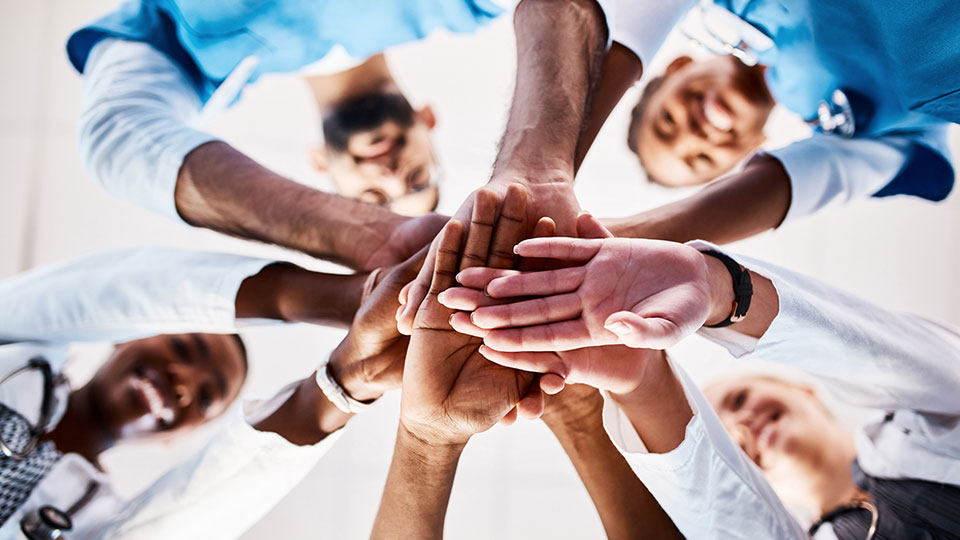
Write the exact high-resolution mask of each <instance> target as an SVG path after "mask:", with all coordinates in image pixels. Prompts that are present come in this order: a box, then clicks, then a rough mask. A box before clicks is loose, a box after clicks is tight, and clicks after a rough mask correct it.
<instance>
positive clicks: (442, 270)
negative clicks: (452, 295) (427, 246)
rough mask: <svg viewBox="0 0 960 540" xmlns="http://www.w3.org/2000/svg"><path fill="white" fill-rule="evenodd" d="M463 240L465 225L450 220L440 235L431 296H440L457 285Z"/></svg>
mask: <svg viewBox="0 0 960 540" xmlns="http://www.w3.org/2000/svg"><path fill="white" fill-rule="evenodd" d="M462 238H463V224H461V223H460V222H459V221H456V220H450V221H449V222H447V224H446V225H445V226H444V227H443V231H442V232H441V233H440V242H439V244H438V245H437V257H436V263H435V264H434V268H433V280H432V282H431V284H430V292H429V294H430V295H434V296H435V295H438V294H440V293H441V292H443V291H445V290H447V289H449V288H450V287H453V286H454V285H455V284H456V279H455V277H456V274H457V262H458V260H459V259H460V242H461V239H462Z"/></svg>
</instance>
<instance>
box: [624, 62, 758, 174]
mask: <svg viewBox="0 0 960 540" xmlns="http://www.w3.org/2000/svg"><path fill="white" fill-rule="evenodd" d="M763 72H764V68H763V67H762V66H756V67H748V66H746V65H744V64H742V63H741V62H740V61H739V60H737V59H736V58H735V57H733V56H718V57H714V58H711V59H709V60H705V61H699V62H696V61H694V60H693V59H691V58H690V57H688V56H681V57H679V58H677V59H675V60H674V61H673V62H672V63H671V64H670V65H669V66H668V67H667V70H666V73H665V74H664V75H663V82H662V84H660V85H659V86H658V87H657V88H656V90H655V91H653V92H652V93H651V94H650V95H649V96H646V100H645V101H644V102H643V103H642V105H638V106H642V110H641V111H639V112H640V115H639V122H632V123H631V126H630V130H631V131H632V132H633V133H632V135H633V137H634V138H635V140H636V141H637V146H636V147H635V148H632V150H633V151H634V152H636V153H637V155H638V156H639V157H640V162H641V163H642V164H643V166H644V168H645V169H646V171H647V174H648V176H649V177H651V178H653V179H655V181H657V182H658V183H661V184H664V185H667V186H689V185H696V184H702V183H705V182H708V181H710V180H713V179H714V178H717V177H718V176H720V175H722V174H724V173H726V172H728V171H730V170H731V169H732V168H733V167H734V166H736V165H737V164H738V163H739V162H740V161H742V160H743V159H744V158H745V157H747V155H749V154H750V153H751V152H753V151H755V150H756V149H757V148H759V146H760V144H761V143H762V142H763V140H764V135H763V126H764V124H766V122H767V118H768V117H769V116H770V112H771V110H773V106H774V100H773V97H772V96H771V95H770V92H769V90H768V89H767V86H766V83H765V82H764V79H763ZM635 118H636V117H635Z"/></svg>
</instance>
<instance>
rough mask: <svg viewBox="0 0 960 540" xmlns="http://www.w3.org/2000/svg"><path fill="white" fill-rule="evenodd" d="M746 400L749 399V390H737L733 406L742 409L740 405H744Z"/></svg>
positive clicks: (736, 409)
mask: <svg viewBox="0 0 960 540" xmlns="http://www.w3.org/2000/svg"><path fill="white" fill-rule="evenodd" d="M746 401H747V391H746V390H741V391H739V392H737V395H736V396H734V398H733V403H732V404H731V408H732V409H733V410H734V411H738V410H740V407H743V404H744V403H746Z"/></svg>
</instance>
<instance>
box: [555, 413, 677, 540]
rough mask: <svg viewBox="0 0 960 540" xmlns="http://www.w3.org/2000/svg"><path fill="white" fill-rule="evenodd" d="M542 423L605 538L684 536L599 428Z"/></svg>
mask: <svg viewBox="0 0 960 540" xmlns="http://www.w3.org/2000/svg"><path fill="white" fill-rule="evenodd" d="M594 420H595V422H594V423H593V425H591V426H589V427H584V429H579V428H576V427H575V426H569V425H567V424H564V423H562V422H547V425H548V426H550V429H551V430H552V431H553V434H554V435H556V437H557V440H558V441H560V444H561V445H562V446H563V449H564V451H565V452H566V453H567V456H568V457H569V458H570V461H571V462H572V463H573V466H574V468H576V470H577V474H578V475H579V476H580V480H581V481H582V482H583V485H584V487H586V488H587V492H588V493H590V498H591V499H592V500H593V504H594V506H596V508H597V512H598V513H599V514H600V520H601V521H602V522H603V528H604V530H605V531H606V534H607V538H609V539H611V540H617V539H641V538H651V539H653V538H656V539H660V538H683V536H682V535H681V534H680V532H679V531H678V530H677V528H676V527H675V526H674V525H673V522H672V521H670V517H669V516H667V514H666V512H664V511H663V509H662V508H660V504H659V503H657V500H656V499H654V498H653V495H651V494H650V492H649V491H648V490H647V488H646V487H645V486H644V485H643V482H641V481H640V479H639V478H637V477H636V475H635V474H634V473H633V470H632V469H631V468H630V465H629V464H628V463H627V461H626V460H625V459H624V458H623V455H621V454H620V452H619V451H618V450H617V448H616V447H615V446H614V445H613V443H612V442H611V441H610V438H609V437H608V436H607V434H606V432H605V431H604V430H603V422H602V418H601V417H600V416H599V415H597V416H596V418H595V419H594Z"/></svg>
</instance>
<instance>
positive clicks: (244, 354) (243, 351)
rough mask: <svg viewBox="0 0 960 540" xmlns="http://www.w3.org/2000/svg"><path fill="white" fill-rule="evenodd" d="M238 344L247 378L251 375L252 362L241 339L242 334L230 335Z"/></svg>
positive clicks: (244, 374)
mask: <svg viewBox="0 0 960 540" xmlns="http://www.w3.org/2000/svg"><path fill="white" fill-rule="evenodd" d="M230 337H232V338H233V339H234V340H235V341H236V342H237V347H239V348H240V358H241V359H243V376H244V378H246V376H247V375H249V374H250V361H249V360H248V359H247V346H246V345H245V344H244V343H243V338H241V337H240V334H230Z"/></svg>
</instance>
